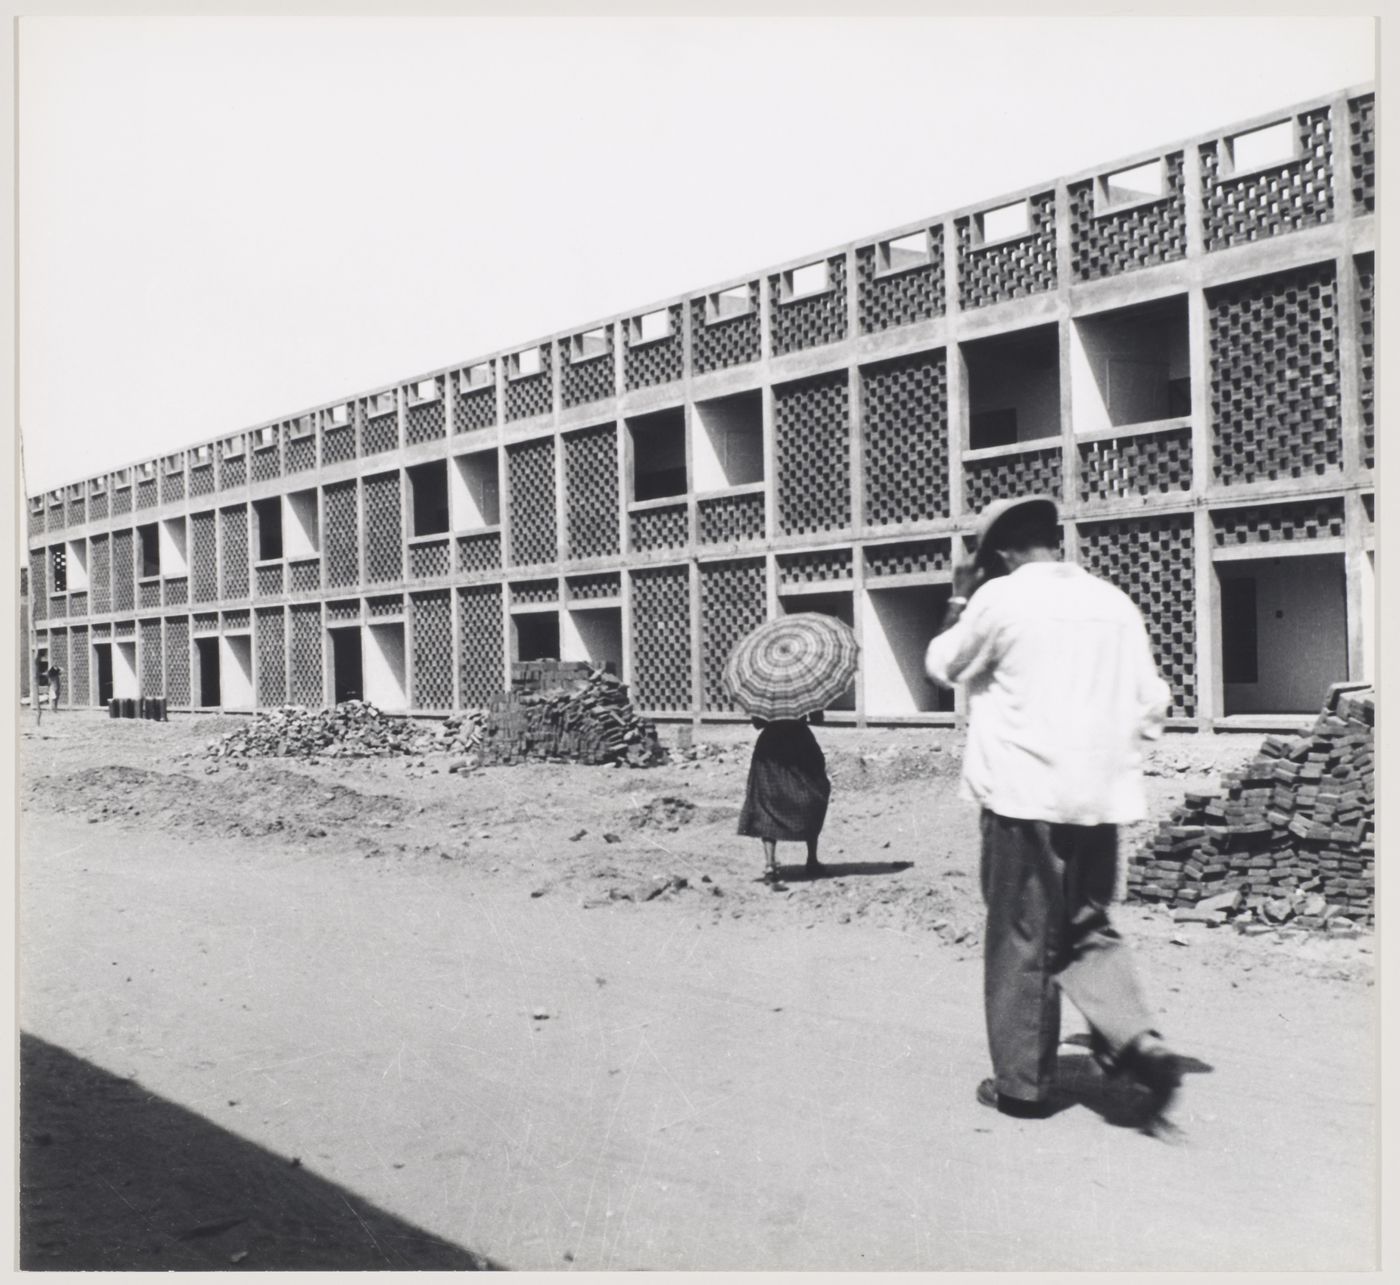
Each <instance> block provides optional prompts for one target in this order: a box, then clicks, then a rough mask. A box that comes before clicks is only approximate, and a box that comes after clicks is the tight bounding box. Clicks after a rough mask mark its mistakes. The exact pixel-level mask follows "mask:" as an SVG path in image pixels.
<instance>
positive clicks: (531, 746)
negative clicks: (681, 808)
mask: <svg viewBox="0 0 1400 1285" xmlns="http://www.w3.org/2000/svg"><path fill="white" fill-rule="evenodd" d="M520 668H521V669H523V668H525V667H520ZM528 668H529V671H530V672H529V673H528V674H522V673H519V672H517V673H516V674H514V675H513V683H514V686H513V689H512V690H511V691H509V692H505V693H503V694H502V695H500V696H498V697H497V698H496V699H495V700H494V701H492V702H491V704H490V706H489V707H488V709H487V712H486V723H485V726H484V727H483V729H482V734H481V743H480V746H479V749H478V753H479V755H480V758H481V762H482V763H483V764H496V763H524V762H530V761H543V762H547V763H560V762H573V763H626V764H627V765H628V766H629V767H650V766H652V765H654V764H657V763H661V762H664V761H665V759H666V751H665V749H663V748H662V745H661V742H660V740H659V739H658V738H657V735H656V728H655V727H654V726H653V725H652V724H651V723H649V722H647V721H646V720H645V719H643V718H640V717H639V716H638V715H637V713H636V711H635V710H634V709H633V708H632V703H631V701H629V700H628V699H627V688H626V687H624V686H623V685H622V683H621V682H619V681H618V679H617V678H616V677H615V676H613V675H612V674H610V673H608V672H607V671H606V670H604V669H594V668H592V667H591V666H588V665H583V666H577V665H560V664H559V662H557V661H553V662H550V661H537V662H533V663H532V664H531V665H530V666H529V667H528Z"/></svg>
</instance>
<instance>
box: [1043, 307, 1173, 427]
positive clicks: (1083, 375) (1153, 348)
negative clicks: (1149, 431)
mask: <svg viewBox="0 0 1400 1285" xmlns="http://www.w3.org/2000/svg"><path fill="white" fill-rule="evenodd" d="M1189 329H1190V327H1189V325H1188V323H1187V307H1186V296H1185V295H1177V296H1175V297H1172V298H1167V299H1159V300H1156V301H1154V302H1152V303H1147V304H1135V305H1133V306H1131V307H1127V308H1114V309H1111V310H1109V311H1107V312H1100V313H1094V314H1092V315H1089V316H1085V317H1076V318H1075V319H1074V322H1073V324H1072V326H1071V330H1070V363H1069V364H1070V376H1071V380H1072V385H1073V387H1072V392H1073V397H1072V399H1071V400H1072V403H1073V408H1074V431H1075V432H1076V433H1092V432H1100V431H1102V430H1104V429H1108V428H1123V427H1127V426H1129V425H1133V424H1148V423H1154V422H1156V421H1159V420H1166V419H1180V418H1186V417H1187V416H1189V415H1190V414H1191V354H1190V342H1189V338H1188V334H1189Z"/></svg>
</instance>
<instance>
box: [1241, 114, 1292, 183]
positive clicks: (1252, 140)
mask: <svg viewBox="0 0 1400 1285" xmlns="http://www.w3.org/2000/svg"><path fill="white" fill-rule="evenodd" d="M1297 150H1298V149H1297V130H1296V128H1295V126H1294V123H1293V121H1292V120H1291V119H1290V120H1281V121H1278V122H1277V123H1276V124H1273V125H1265V126H1263V127H1262V128H1261V129H1251V130H1246V131H1245V132H1244V133H1243V134H1232V135H1231V136H1230V137H1229V138H1227V139H1226V140H1225V154H1226V157H1227V159H1228V162H1229V167H1230V172H1231V173H1232V174H1248V173H1250V172H1251V171H1253V170H1262V169H1266V168H1267V167H1268V166H1270V165H1284V164H1286V163H1287V162H1289V161H1291V160H1292V159H1293V158H1294V156H1295V155H1296V154H1297Z"/></svg>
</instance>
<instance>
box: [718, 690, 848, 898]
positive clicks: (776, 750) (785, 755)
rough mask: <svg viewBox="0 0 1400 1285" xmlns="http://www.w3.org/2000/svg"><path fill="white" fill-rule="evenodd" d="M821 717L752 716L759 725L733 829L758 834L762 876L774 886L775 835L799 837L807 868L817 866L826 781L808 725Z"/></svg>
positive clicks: (776, 885)
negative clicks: (769, 719) (767, 719)
mask: <svg viewBox="0 0 1400 1285" xmlns="http://www.w3.org/2000/svg"><path fill="white" fill-rule="evenodd" d="M821 719H822V716H821V713H820V712H818V713H815V714H809V715H807V717H806V718H805V719H795V718H785V719H775V720H774V721H773V722H771V723H766V722H764V720H763V719H761V718H756V719H754V720H753V725H754V726H755V727H756V728H759V729H760V730H759V733H758V740H757V742H755V744H754V747H753V759H752V760H751V761H750V763H749V784H748V790H747V792H746V793H745V795H744V806H743V809H742V810H741V811H740V813H739V833H740V834H742V835H745V836H747V837H748V838H751V839H762V840H763V856H764V860H765V869H764V874H763V878H764V881H765V882H766V883H768V884H769V885H770V886H772V887H773V888H775V889H778V890H780V891H781V890H782V889H783V887H784V885H783V884H782V883H781V882H780V881H779V879H778V862H777V849H778V842H779V840H782V841H784V842H802V843H805V844H806V845H807V870H808V871H809V872H810V873H812V874H816V873H818V872H819V871H820V870H821V862H820V861H819V860H818V859H817V840H818V838H819V837H820V835H821V832H822V826H823V825H824V824H825V822H826V807H827V803H828V802H829V801H830V799H831V782H830V781H829V780H828V779H827V775H826V756H825V755H824V754H823V753H822V747H821V746H820V745H818V744H817V738H816V737H815V736H813V735H812V729H811V728H810V727H809V726H808V724H809V723H820V722H821Z"/></svg>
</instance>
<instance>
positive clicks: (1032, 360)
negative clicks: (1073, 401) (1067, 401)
mask: <svg viewBox="0 0 1400 1285" xmlns="http://www.w3.org/2000/svg"><path fill="white" fill-rule="evenodd" d="M962 352H963V358H964V360H965V361H966V363H967V390H968V394H967V395H968V447H969V449H971V450H974V451H975V450H981V449H983V448H984V447H989V446H1012V445H1015V444H1016V443H1017V442H1033V441H1038V440H1040V439H1042V438H1047V437H1056V436H1058V435H1059V432H1060V338H1059V331H1058V328H1057V327H1055V326H1054V325H1048V326H1032V327H1030V328H1029V329H1026V330H1016V331H1013V332H1012V333H1010V334H1005V335H990V336H988V337H987V338H985V339H974V340H972V341H970V342H969V343H966V344H964V345H963V347H962Z"/></svg>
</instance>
